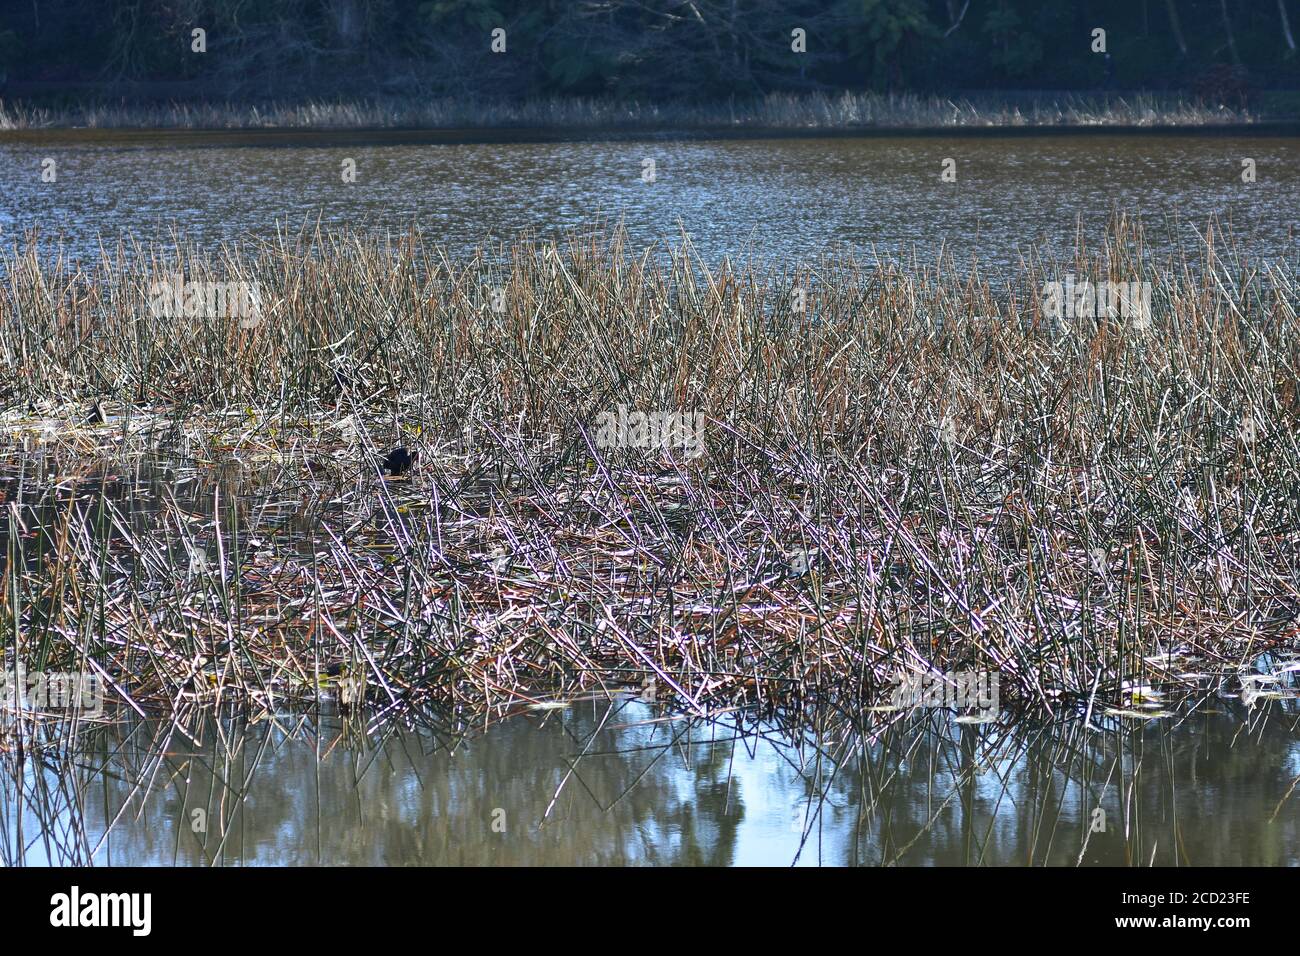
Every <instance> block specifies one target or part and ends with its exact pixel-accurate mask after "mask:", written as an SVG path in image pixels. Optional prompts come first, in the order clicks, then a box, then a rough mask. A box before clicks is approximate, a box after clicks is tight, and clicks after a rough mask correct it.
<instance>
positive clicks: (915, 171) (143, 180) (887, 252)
mask: <svg viewBox="0 0 1300 956" xmlns="http://www.w3.org/2000/svg"><path fill="white" fill-rule="evenodd" d="M250 142H256V143H261V144H264V145H249V143H250ZM287 142H289V141H288V140H284V141H277V140H276V139H274V138H270V139H267V138H262V139H250V138H249V137H237V136H235V135H233V134H232V135H231V136H230V137H228V138H227V139H220V138H218V139H215V140H213V139H210V138H208V139H204V140H202V141H201V144H196V142H195V140H194V139H193V138H192V137H183V136H178V135H176V134H171V135H168V134H165V133H140V134H133V135H123V134H120V133H97V134H83V135H80V136H78V137H76V138H73V137H70V136H69V135H68V134H60V133H57V132H53V131H51V132H50V133H48V134H40V137H39V139H38V140H37V141H36V142H32V141H30V137H28V138H23V139H21V140H20V139H18V138H15V137H14V136H12V135H10V136H9V137H8V138H5V137H4V136H3V134H0V238H3V240H4V242H5V244H6V245H9V244H11V243H12V242H13V241H14V240H15V239H17V238H19V237H20V236H21V235H22V234H23V233H24V232H25V231H26V230H29V229H32V228H36V229H38V230H39V232H40V234H41V235H42V236H44V237H46V238H48V239H51V240H53V239H57V238H58V237H62V238H63V239H64V240H65V242H66V248H67V249H68V250H70V251H71V252H72V253H73V254H75V255H77V256H82V257H93V256H94V255H95V251H96V248H97V238H98V237H101V236H102V237H104V238H106V239H109V240H113V239H116V237H117V236H118V235H119V234H120V233H122V232H127V233H129V234H130V235H132V236H134V237H136V238H138V239H140V240H142V241H146V242H147V241H150V240H161V241H165V240H167V239H168V238H169V236H170V235H171V234H172V230H173V229H174V228H179V229H181V230H183V231H184V232H185V233H186V234H187V235H188V236H189V237H190V238H192V239H194V240H195V241H196V242H198V243H199V244H200V245H201V246H207V247H211V246H214V245H216V244H218V243H219V242H220V241H221V240H222V239H228V238H233V237H235V236H239V235H242V234H253V235H257V236H262V237H268V236H272V235H274V233H275V229H276V224H277V223H280V224H284V225H287V226H288V227H290V228H297V227H300V226H301V225H302V224H303V223H304V222H308V221H310V222H312V223H315V222H316V221H317V220H318V219H319V220H320V221H321V222H323V223H325V224H331V225H339V224H348V225H352V226H356V227H358V228H362V229H365V230H368V231H373V232H376V233H381V234H382V233H385V232H400V231H402V230H404V229H406V228H408V227H410V226H411V225H412V224H416V225H418V226H419V227H420V228H421V229H423V230H424V231H425V232H426V233H427V234H428V235H430V236H432V237H433V238H435V239H437V240H440V241H444V242H446V243H447V244H449V245H450V246H451V247H453V248H454V249H457V250H465V249H469V248H472V247H473V246H475V245H476V244H478V243H479V242H480V241H483V240H485V239H487V238H489V237H495V238H497V239H510V238H512V237H513V236H515V235H516V234H518V233H520V232H521V231H525V230H530V231H532V232H534V233H535V234H537V235H541V236H552V235H557V234H560V233H562V232H563V231H564V230H566V229H569V228H573V227H584V226H588V225H590V224H591V223H593V222H594V221H596V220H598V219H601V218H604V219H607V220H614V221H617V220H621V221H623V222H624V223H625V224H626V225H627V227H628V229H629V231H630V233H631V236H632V238H633V240H634V242H636V243H637V244H641V243H648V242H652V241H656V240H664V241H669V242H676V241H679V240H680V237H681V233H682V230H683V229H684V230H685V231H686V233H688V234H689V236H690V238H691V240H692V242H693V243H694V244H695V246H696V247H697V249H698V250H699V251H700V252H701V253H703V254H704V255H705V256H706V258H707V259H708V260H711V261H716V260H718V259H720V258H721V256H723V255H724V254H729V255H731V256H733V257H741V258H744V257H746V256H749V255H752V256H754V257H757V258H760V259H788V258H791V257H796V258H805V259H807V258H812V257H815V256H817V255H818V254H820V253H822V252H824V251H828V250H831V249H835V248H849V249H852V250H854V251H855V252H857V253H859V254H862V255H864V256H872V255H879V256H881V257H888V258H894V259H900V260H906V261H910V260H911V259H912V258H913V257H915V258H916V259H918V260H919V261H922V262H929V261H933V260H934V259H935V257H936V256H937V255H938V254H939V253H940V251H941V250H942V251H945V252H950V253H951V254H952V255H953V257H954V261H955V263H956V265H957V266H958V267H959V268H962V269H965V268H967V267H968V266H969V263H970V261H971V259H972V257H974V256H978V258H979V259H980V261H981V262H983V263H986V264H987V266H988V267H990V268H1003V267H1007V266H1010V265H1014V264H1015V263H1016V262H1017V261H1018V259H1019V257H1020V256H1021V255H1023V254H1025V253H1027V252H1028V251H1029V250H1030V249H1031V248H1032V247H1034V246H1040V247H1042V248H1044V249H1046V250H1048V251H1049V252H1057V253H1059V252H1063V251H1065V250H1068V249H1071V248H1073V245H1074V242H1075V238H1076V233H1077V234H1078V235H1080V236H1082V237H1083V238H1084V239H1085V241H1088V242H1092V243H1095V242H1097V241H1098V240H1099V238H1100V236H1101V232H1102V229H1103V226H1104V224H1105V222H1106V220H1107V218H1108V217H1109V216H1110V215H1111V214H1112V213H1113V212H1119V213H1124V214H1127V215H1129V216H1140V217H1141V218H1142V220H1143V221H1144V222H1145V223H1146V225H1147V226H1148V243H1149V247H1150V249H1151V250H1152V251H1154V252H1156V253H1169V252H1173V251H1174V250H1175V249H1177V248H1178V247H1179V246H1180V245H1181V246H1185V247H1187V248H1189V249H1192V248H1195V245H1196V243H1197V242H1198V235H1203V234H1204V233H1205V230H1206V227H1207V223H1208V222H1209V221H1210V219H1211V218H1212V217H1217V218H1218V219H1219V221H1220V223H1221V225H1222V226H1223V227H1225V228H1229V229H1230V230H1231V232H1232V234H1233V236H1234V237H1235V238H1236V239H1237V240H1238V241H1239V242H1240V244H1241V246H1242V248H1243V250H1244V251H1245V252H1246V253H1247V254H1248V256H1249V258H1250V259H1251V261H1252V262H1257V261H1258V260H1260V259H1263V260H1266V261H1271V262H1274V263H1278V264H1280V263H1282V262H1289V263H1291V265H1292V267H1294V263H1295V261H1296V251H1297V248H1296V226H1297V220H1298V219H1300V216H1298V215H1297V208H1298V204H1297V196H1300V143H1298V142H1297V140H1295V139H1285V138H1232V137H1221V136H1204V137H1149V136H1128V137H1125V136H1033V137H1015V138H976V137H964V138H962V137H952V138H948V137H912V138H907V137H899V138H872V139H793V140H792V139H783V140H767V141H764V140H751V141H715V142H653V141H648V142H607V143H541V144H537V143H534V144H525V143H513V144H500V143H497V144H465V145H429V144H426V145H388V146H373V145H357V144H354V143H352V144H350V143H343V144H340V145H338V146H336V147H333V148H327V147H321V146H293V145H284V143H287ZM265 144H273V145H265ZM46 158H50V159H53V160H54V161H55V163H56V167H55V168H56V171H57V177H58V179H57V182H55V183H44V182H42V181H41V170H42V161H43V160H44V159H46ZM945 158H952V159H954V160H955V161H956V170H957V177H958V179H957V182H956V183H944V182H941V180H940V173H941V171H942V165H941V164H942V162H943V160H944V159H945ZM1246 158H1250V159H1253V160H1254V161H1255V168H1256V174H1257V180H1256V181H1255V182H1254V183H1249V184H1247V183H1243V182H1242V180H1241V173H1242V160H1243V159H1246ZM345 159H353V160H355V162H356V164H357V179H356V182H354V183H344V182H343V181H342V175H341V173H342V167H341V164H342V162H343V161H344V160H345ZM646 159H653V160H654V161H655V172H656V178H655V181H654V182H652V183H647V182H644V181H643V179H642V173H643V169H644V166H643V163H644V161H645V160H646Z"/></svg>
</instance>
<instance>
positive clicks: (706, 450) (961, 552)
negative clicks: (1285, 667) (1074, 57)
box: [0, 218, 1300, 721]
mask: <svg viewBox="0 0 1300 956" xmlns="http://www.w3.org/2000/svg"><path fill="white" fill-rule="evenodd" d="M3 271H4V283H3V288H2V289H0V408H3V410H4V411H3V413H0V441H3V443H4V447H5V449H6V451H5V453H4V458H3V459H2V460H0V461H2V462H3V463H0V475H3V484H0V496H2V497H3V501H2V502H0V508H2V509H3V511H2V512H0V541H2V542H3V544H4V551H3V555H2V556H0V561H2V562H3V563H2V565H0V641H2V643H3V646H4V648H5V650H4V655H5V657H4V661H5V666H6V667H8V668H12V667H13V665H14V663H15V661H19V662H22V663H23V664H24V665H25V666H27V667H28V669H31V670H34V669H39V668H44V669H47V670H65V671H70V670H81V669H92V670H94V671H95V672H97V673H102V674H103V675H105V678H106V679H107V680H109V681H110V683H111V688H112V689H111V693H110V696H111V698H112V699H113V700H114V701H115V703H116V704H118V705H120V706H124V707H132V708H135V709H137V710H138V711H140V712H142V713H145V712H150V711H154V710H164V711H165V710H167V709H174V708H178V707H181V706H184V705H189V704H199V705H207V704H215V705H221V704H226V703H230V704H238V705H240V706H248V707H254V708H263V709H267V710H271V709H274V708H276V707H280V706H283V705H284V703H285V702H290V703H291V702H295V701H299V702H301V701H311V700H314V699H316V698H317V697H318V696H319V694H320V692H321V691H322V690H323V689H328V691H329V692H330V693H336V694H338V695H339V697H340V699H341V701H342V702H343V703H344V704H345V705H347V706H355V705H357V704H360V703H362V702H363V701H364V703H365V704H366V709H367V712H368V713H371V714H373V715H375V716H376V718H378V719H382V718H383V717H385V716H398V715H411V714H417V713H431V712H435V711H436V712H438V713H446V712H447V711H453V712H456V713H459V714H461V715H462V716H466V715H468V716H472V717H473V719H479V718H482V719H488V718H490V717H492V716H500V715H503V714H508V713H513V712H515V711H517V710H518V709H520V708H524V707H545V706H548V702H550V701H552V700H555V699H557V698H566V697H572V696H574V695H580V694H591V693H605V692H610V693H616V692H617V693H635V694H650V695H653V696H655V697H656V698H657V699H660V700H664V701H671V702H672V703H673V704H674V705H675V706H679V707H681V708H684V709H685V710H686V711H688V712H689V713H691V714H694V715H704V714H708V713H715V712H718V711H720V710H724V709H726V708H732V707H744V708H753V709H756V710H758V711H760V712H761V711H764V710H766V711H781V712H783V713H787V714H788V713H794V714H799V713H808V712H809V711H821V710H824V709H828V708H829V709H830V710H833V711H837V712H841V713H845V714H853V713H857V712H860V711H861V709H862V708H865V707H870V706H878V705H879V704H880V701H881V698H882V695H884V694H885V693H886V692H887V691H888V690H889V688H890V687H891V685H892V683H893V682H894V681H895V679H896V678H897V676H898V675H899V674H900V673H904V672H911V673H931V674H933V673H940V672H942V673H951V672H953V671H958V670H979V671H991V672H995V673H996V674H998V675H999V681H1000V687H1001V698H1002V701H1001V703H1002V706H1003V707H1005V708H1008V709H1009V710H1011V711H1018V712H1021V713H1033V714H1042V715H1054V716H1061V715H1077V716H1080V717H1088V718H1091V719H1093V720H1094V721H1095V720H1097V719H1100V715H1101V713H1102V712H1103V709H1104V708H1111V709H1112V710H1122V709H1123V708H1124V707H1125V706H1126V705H1129V704H1132V703H1134V700H1135V696H1136V695H1135V693H1134V691H1133V688H1134V687H1138V686H1140V687H1144V688H1152V687H1155V688H1159V687H1161V686H1164V685H1165V684H1174V685H1177V684H1180V683H1181V684H1186V685H1188V686H1190V685H1192V684H1194V683H1195V682H1196V679H1197V674H1196V673H1193V672H1200V673H1201V675H1202V676H1203V674H1204V673H1205V672H1206V671H1207V670H1215V669H1224V668H1227V669H1228V670H1229V671H1232V672H1235V671H1236V670H1237V669H1239V668H1249V667H1250V666H1251V662H1253V661H1254V660H1255V659H1256V658H1258V657H1259V655H1261V654H1264V653H1265V652H1267V651H1269V650H1276V649H1281V648H1285V647H1288V646H1294V645H1295V642H1296V639H1297V633H1298V631H1297V624H1296V619H1297V613H1298V611H1300V595H1298V594H1297V590H1296V588H1297V577H1296V574H1297V556H1298V555H1300V550H1298V549H1300V447H1297V444H1296V437H1295V436H1296V430H1295V424H1296V414H1297V402H1298V401H1300V398H1298V396H1297V387H1296V385H1297V357H1298V349H1300V326H1298V325H1297V287H1296V283H1295V263H1294V262H1290V263H1259V262H1255V261H1253V260H1252V259H1250V258H1249V256H1248V254H1247V253H1246V252H1245V251H1243V250H1242V249H1240V248H1238V247H1236V246H1234V245H1233V244H1232V243H1231V242H1229V241H1225V240H1224V239H1223V238H1222V237H1221V236H1220V235H1219V234H1218V232H1217V231H1216V230H1214V229H1213V228H1211V229H1210V230H1209V231H1208V232H1207V234H1206V240H1205V243H1204V244H1203V246H1201V247H1200V248H1198V249H1196V250H1191V251H1188V252H1186V253H1185V254H1184V255H1183V256H1182V257H1181V258H1180V259H1177V260H1168V261H1153V259H1152V257H1151V256H1150V255H1149V254H1148V253H1147V251H1146V247H1145V245H1144V239H1143V233H1142V229H1141V228H1140V226H1139V225H1138V224H1136V223H1135V222H1133V221H1132V220H1128V219H1124V218H1118V219H1116V220H1115V221H1113V222H1112V223H1111V225H1110V227H1109V229H1108V231H1107V235H1106V236H1105V237H1102V241H1101V242H1100V243H1098V244H1096V245H1090V246H1085V245H1084V244H1083V243H1082V242H1081V243H1080V247H1079V249H1078V250H1077V251H1076V252H1075V254H1074V256H1073V258H1072V259H1071V260H1070V261H1056V260H1048V259H1045V258H1042V257H1028V258H1026V260H1025V261H1024V262H1023V263H1022V264H1021V266H1020V268H1019V270H1018V272H1017V274H1015V275H1010V276H1003V277H1001V278H999V279H998V280H996V281H995V280H994V279H992V278H990V277H985V276H982V275H981V274H980V273H979V271H978V270H977V269H974V270H973V269H972V268H970V267H964V268H962V269H958V268H956V267H955V265H954V264H953V263H951V262H945V261H940V263H939V264H938V265H935V266H922V265H917V266H915V267H912V268H908V269H904V268H901V267H900V266H899V265H898V264H896V263H892V262H887V261H866V260H861V259H855V258H852V257H850V256H847V255H837V256H828V257H825V258H823V259H822V260H820V261H816V262H810V263H803V264H789V265H787V266H783V267H782V266H778V267H771V268H766V269H760V268H758V267H740V266H737V265H735V264H733V263H731V262H728V261H723V262H721V263H706V262H703V261H701V260H700V258H699V257H698V256H697V255H696V254H695V253H694V251H693V250H692V249H691V246H690V243H689V241H688V240H686V239H684V238H683V240H682V241H681V242H680V243H676V244H673V245H672V246H671V247H664V248H652V249H637V250H633V249H629V248H627V245H626V239H625V237H624V236H623V235H622V233H621V232H620V231H619V230H617V229H610V230H595V231H593V232H591V233H590V234H583V235H578V236H573V237H571V238H570V239H569V240H568V241H566V242H562V243H548V242H541V241H533V240H529V239H527V238H522V239H520V240H519V241H518V242H516V243H515V244H513V245H511V246H509V247H505V248H498V249H486V250H483V251H481V252H480V253H478V254H475V255H471V256H465V257H459V258H457V257H453V256H452V255H451V254H449V253H448V252H446V251H445V250H443V249H442V248H440V247H439V246H438V245H437V244H436V243H434V242H431V241H429V240H427V239H426V238H425V237H423V236H421V235H420V234H418V233H416V232H411V233H409V234H407V235H403V236H399V237H392V238H388V239H382V238H372V237H366V236H362V235H358V234H354V233H350V232H346V231H321V230H317V231H310V230H305V231H303V232H301V233H298V234H282V235H280V236H278V237H277V238H276V239H275V240H272V241H261V240H255V239H251V238H249V239H245V240H243V241H241V242H238V243H231V244H229V245H227V246H225V247H223V248H222V249H221V250H219V251H217V252H210V251H205V250H200V249H197V248H195V247H192V246H189V245H187V244H185V243H184V242H183V241H181V240H178V241H177V243H176V244H175V245H173V246H170V247H167V248H149V249H145V248H139V247H135V246H132V245H130V244H129V243H127V242H122V243H120V244H119V245H118V246H116V247H113V248H106V249H105V250H104V252H103V255H102V258H101V259H100V260H99V261H98V262H95V263H89V264H71V263H68V262H66V261H63V260H61V259H59V258H58V256H57V254H56V252H55V251H54V250H51V249H49V248H40V247H38V246H36V245H35V244H28V245H26V246H22V247H19V248H16V249H15V250H13V251H12V252H11V253H10V254H8V256H7V257H6V258H5V259H4V261H3ZM1067 273H1068V274H1072V275H1075V276H1079V277H1087V278H1089V279H1090V280H1091V281H1093V282H1099V281H1102V280H1109V281H1114V282H1132V281H1141V282H1149V283H1150V284H1151V290H1152V292H1151V305H1152V307H1151V313H1150V315H1149V321H1144V322H1141V323H1134V322H1131V321H1128V320H1126V319H1125V318H1123V317H1110V316H1102V317H1100V318H1091V317H1079V318H1054V317H1052V316H1049V315H1048V314H1047V313H1046V312H1045V309H1044V305H1045V300H1044V289H1045V288H1046V284H1047V283H1049V282H1052V281H1056V280H1059V279H1061V278H1062V277H1063V276H1064V275H1065V274H1067ZM178 275H179V276H183V277H184V279H185V280H186V281H211V282H231V281H239V282H245V283H249V284H251V285H253V286H255V287H256V288H257V290H258V295H259V301H260V304H261V311H260V315H259V317H258V318H257V320H256V321H252V322H249V321H243V320H239V319H236V318H231V317H225V316H211V315H206V314H198V315H193V316H184V315H183V316H180V317H172V318H168V317H164V316H159V315H157V314H155V311H156V310H155V309H154V308H153V307H152V306H153V300H154V296H155V290H156V288H157V287H156V286H154V283H155V282H164V281H168V280H170V279H171V278H172V277H174V276H178ZM96 403H98V404H97V405H96ZM619 406H623V407H624V409H625V410H632V411H635V410H639V411H643V412H656V411H676V412H683V413H691V414H699V415H701V416H702V421H703V422H704V430H703V445H702V453H701V454H699V455H694V456H692V455H689V454H686V453H685V451H684V449H683V448H682V447H679V446H676V445H674V444H673V443H672V442H671V441H669V442H668V443H667V444H666V446H665V447H660V448H642V447H635V446H636V444H637V443H636V441H633V440H629V441H623V442H622V443H621V445H620V443H618V442H615V443H611V442H610V441H609V440H608V436H607V435H606V436H604V437H602V433H601V429H600V426H599V425H598V422H599V421H600V418H601V414H602V413H605V412H611V411H612V410H615V409H618V408H619ZM670 434H671V433H670ZM396 445H403V446H405V447H408V448H410V449H411V450H412V451H414V452H417V453H418V456H417V458H416V465H415V467H414V469H413V470H412V472H411V473H410V474H409V475H402V476H399V477H390V476H386V475H384V474H383V473H382V469H381V467H380V465H379V458H380V457H381V455H382V453H383V452H384V451H386V450H387V449H389V448H391V447H393V446H396ZM1242 686H1243V688H1245V686H1246V684H1245V683H1243V685H1242ZM1252 686H1253V685H1252ZM1159 692H1160V691H1158V690H1152V691H1150V694H1152V695H1155V694H1158V693H1159ZM1144 693H1146V692H1145V691H1144ZM1257 693H1265V692H1257ZM1266 699H1267V697H1266Z"/></svg>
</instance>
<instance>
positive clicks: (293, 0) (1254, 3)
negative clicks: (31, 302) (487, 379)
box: [0, 0, 1300, 101]
mask: <svg viewBox="0 0 1300 956" xmlns="http://www.w3.org/2000/svg"><path fill="white" fill-rule="evenodd" d="M1289 2H1290V4H1291V5H1292V6H1295V7H1298V8H1297V9H1288V0H824V2H817V0H780V2H777V0H569V2H561V0H117V2H114V3H103V2H102V0H65V2H62V3H58V4H46V3H41V2H33V0H0V82H3V83H4V84H5V86H6V87H7V89H8V92H9V93H10V95H13V94H15V93H22V92H24V91H26V92H28V93H32V92H35V93H38V94H41V93H45V94H51V93H57V92H58V91H59V90H67V91H75V92H74V93H72V94H70V95H83V96H84V95H85V94H86V93H87V91H89V92H91V93H95V92H99V93H102V94H104V95H106V96H136V97H138V96H150V95H154V96H157V97H161V98H177V97H178V96H185V95H194V96H196V97H224V98H240V99H256V98H262V97H265V98H283V97H292V96H328V97H335V96H344V97H346V96H352V97H360V96H376V95H394V96H403V95H453V96H455V95H467V96H492V97H517V98H519V97H522V98H526V97H539V96H566V95H568V96H601V97H612V98H638V99H684V100H715V101H716V100H718V99H726V98H729V97H732V98H738V97H754V96H762V95H765V94H767V93H771V92H776V91H791V92H798V91H813V90H833V89H856V90H862V89H872V90H879V91H915V92H950V91H953V90H961V91H978V90H983V89H989V90H1012V89H1024V90H1053V91H1056V90H1097V89H1103V88H1113V89H1119V90H1133V89H1149V90H1186V89H1195V88H1197V87H1198V85H1203V84H1205V83H1206V82H1207V81H1208V82H1212V83H1220V84H1221V83H1223V82H1228V83H1230V84H1236V85H1240V86H1242V87H1243V88H1244V87H1247V86H1249V87H1252V88H1254V87H1258V88H1286V89H1295V88H1297V87H1300V57H1297V55H1296V39H1295V26H1294V24H1295V19H1294V17H1295V16H1300V4H1297V0H1289ZM1098 29H1101V30H1104V31H1105V33H1104V36H1103V41H1102V43H1101V47H1102V49H1098V43H1097V38H1096V34H1095V33H1094V31H1096V30H1098ZM195 30H202V31H203V34H202V43H201V44H200V43H199V42H198V41H197V40H196V37H197V36H198V35H197V34H195V33H194V31H195ZM494 31H504V32H497V33H494ZM800 31H802V38H801V37H800ZM199 46H201V47H202V52H199V51H198V50H197V49H196V48H197V47H199ZM494 47H495V49H494ZM1225 77H1226V78H1227V79H1226V80H1225V79H1224V78H1225ZM1207 78H1208V80H1207Z"/></svg>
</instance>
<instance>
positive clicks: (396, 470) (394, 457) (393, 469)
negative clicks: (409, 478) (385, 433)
mask: <svg viewBox="0 0 1300 956" xmlns="http://www.w3.org/2000/svg"><path fill="white" fill-rule="evenodd" d="M419 454H420V453H419V452H418V451H415V452H411V451H407V450H406V449H405V448H394V449H393V450H392V451H390V452H389V453H388V454H387V455H386V456H385V457H384V461H383V466H384V471H386V472H388V473H389V474H390V475H392V476H393V477H397V476H398V475H404V474H406V473H407V472H408V471H410V470H411V466H412V465H414V464H415V459H416V457H417V456H418V455H419Z"/></svg>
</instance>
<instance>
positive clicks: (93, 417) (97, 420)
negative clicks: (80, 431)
mask: <svg viewBox="0 0 1300 956" xmlns="http://www.w3.org/2000/svg"><path fill="white" fill-rule="evenodd" d="M107 417H108V416H106V415H105V414H104V406H103V405H101V404H100V403H99V402H98V401H97V402H95V404H94V405H91V406H90V414H89V415H88V416H87V417H86V424H87V425H102V424H104V421H105V420H106V419H107Z"/></svg>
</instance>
